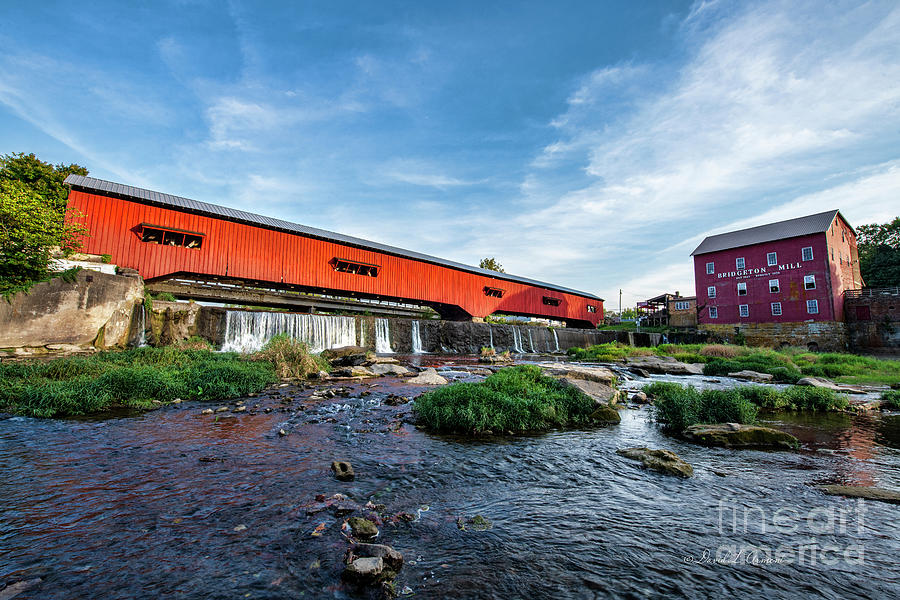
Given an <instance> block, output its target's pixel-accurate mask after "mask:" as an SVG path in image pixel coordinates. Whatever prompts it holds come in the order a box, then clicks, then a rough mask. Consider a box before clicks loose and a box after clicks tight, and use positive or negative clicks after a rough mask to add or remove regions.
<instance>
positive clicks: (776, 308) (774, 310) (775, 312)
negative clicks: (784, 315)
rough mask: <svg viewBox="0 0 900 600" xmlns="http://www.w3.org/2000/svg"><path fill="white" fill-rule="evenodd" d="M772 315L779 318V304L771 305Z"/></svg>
mask: <svg viewBox="0 0 900 600" xmlns="http://www.w3.org/2000/svg"><path fill="white" fill-rule="evenodd" d="M772 315H773V316H776V317H780V316H781V302H773V303H772Z"/></svg>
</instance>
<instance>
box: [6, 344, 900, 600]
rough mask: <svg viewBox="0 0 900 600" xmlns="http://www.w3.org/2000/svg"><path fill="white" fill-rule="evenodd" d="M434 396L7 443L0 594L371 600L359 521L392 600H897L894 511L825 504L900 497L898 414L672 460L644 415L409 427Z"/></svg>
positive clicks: (382, 388) (64, 427) (785, 425)
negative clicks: (491, 429)
mask: <svg viewBox="0 0 900 600" xmlns="http://www.w3.org/2000/svg"><path fill="white" fill-rule="evenodd" d="M415 361H416V362H418V365H416V366H418V367H428V366H433V367H436V371H435V373H436V374H437V375H439V376H441V377H443V378H445V379H448V380H451V381H452V380H477V379H479V378H480V377H483V376H484V373H479V372H477V371H476V369H479V368H482V367H480V366H478V365H477V363H476V361H475V359H474V358H465V357H437V356H426V357H416V358H415ZM404 362H406V361H404ZM632 377H633V379H629V380H625V381H623V384H624V387H626V388H627V389H629V391H637V390H638V389H639V388H640V387H641V386H642V385H643V384H644V383H646V382H647V381H650V380H658V379H661V378H667V377H671V378H673V379H675V380H679V381H681V382H688V381H690V382H693V383H696V384H697V385H698V386H703V385H709V386H717V385H728V384H729V381H728V380H727V378H717V381H715V382H713V381H710V379H711V378H704V377H703V376H697V375H695V376H681V377H679V376H673V375H650V378H649V379H648V378H644V377H640V376H635V375H632ZM676 378H677V379H676ZM622 379H624V378H622ZM425 389H428V388H427V386H426V385H419V384H416V383H411V382H410V378H408V377H407V378H400V377H390V376H388V377H380V378H377V379H364V380H352V379H348V380H340V381H324V382H321V383H316V384H313V385H308V386H301V385H287V386H284V387H274V388H272V389H270V390H267V391H266V392H265V393H262V394H260V395H258V396H256V397H252V398H244V399H242V401H240V402H230V403H227V404H222V405H211V406H210V405H202V404H198V403H193V402H182V403H180V404H176V405H171V406H168V407H166V408H163V409H160V410H157V411H154V412H150V413H145V414H122V415H115V416H106V417H104V418H93V419H80V420H74V419H72V420H34V419H26V418H20V417H15V418H8V419H6V420H4V421H0V498H2V499H3V500H2V502H0V547H2V548H3V551H4V552H3V553H2V554H0V594H3V593H7V596H8V597H13V596H9V594H12V593H14V592H15V593H16V594H17V595H16V596H15V597H18V598H82V597H98V598H99V597H102V598H132V597H153V596H167V597H171V596H177V597H182V598H218V597H247V598H297V597H315V598H318V597H334V598H350V597H377V596H380V595H381V594H383V593H385V590H384V589H382V588H381V587H380V586H378V587H373V586H360V585H359V584H358V583H357V582H356V581H354V580H353V578H352V577H348V576H345V575H344V572H345V569H347V564H346V563H347V560H348V552H350V553H351V555H352V556H354V557H356V559H357V560H359V559H360V558H372V559H374V558H379V557H377V556H371V557H370V556H367V555H368V554H372V553H373V552H372V551H371V550H366V549H362V550H360V552H359V553H357V554H355V555H353V554H352V550H353V548H354V547H355V544H356V543H360V542H363V540H351V539H350V538H352V537H353V531H352V527H350V525H349V519H350V518H351V517H360V518H365V519H368V520H369V521H371V522H372V524H373V525H374V526H375V527H376V528H377V531H378V533H377V537H375V538H374V539H373V540H367V541H371V542H372V543H374V544H379V545H388V546H390V547H391V548H392V549H394V550H395V551H397V552H399V553H400V554H401V555H402V557H403V564H402V568H399V569H398V570H397V571H396V576H395V578H393V585H392V586H391V590H393V591H394V592H396V593H397V594H398V595H400V597H403V596H408V595H415V596H417V597H424V598H442V597H447V596H456V597H460V598H496V597H508V598H512V597H523V596H531V597H563V598H567V597H571V598H582V597H595V596H599V597H606V596H611V597H660V598H661V597H674V596H682V597H695V598H708V597H710V596H722V595H732V596H737V597H747V596H751V595H758V594H760V593H764V594H765V595H766V596H767V597H777V598H796V597H798V595H800V596H802V595H803V594H806V593H807V592H808V591H809V590H816V592H815V593H816V594H820V595H824V596H828V597H844V598H854V597H858V598H863V597H866V598H868V597H894V596H897V595H898V593H900V585H898V581H900V579H898V578H900V567H898V566H897V561H896V556H897V554H898V550H900V544H898V542H897V541H896V536H895V535H894V533H893V532H894V531H895V527H896V525H895V523H896V516H897V512H896V511H897V506H896V505H893V504H889V503H886V502H868V501H864V500H856V499H848V498H845V497H843V496H832V495H828V494H826V493H825V492H824V491H823V490H822V489H820V486H826V485H853V486H859V485H863V486H876V487H881V488H884V489H888V490H897V489H900V416H898V415H893V414H877V413H871V412H870V413H860V414H843V413H842V414H825V415H810V414H795V415H789V414H785V415H779V416H778V417H777V418H771V417H765V422H764V423H763V424H764V425H769V426H774V427H776V428H779V429H782V430H785V431H787V432H789V433H791V434H792V435H794V436H796V438H797V439H798V440H799V443H800V448H799V450H796V451H779V452H767V451H759V450H732V449H724V448H708V447H704V446H700V445H696V444H691V443H688V442H685V441H681V440H677V439H674V438H671V437H668V436H665V435H663V434H661V433H660V431H659V430H658V428H657V427H656V426H655V425H654V424H653V423H652V421H651V419H650V412H649V409H648V408H647V407H646V406H638V405H635V404H631V403H629V404H630V406H631V407H630V408H626V409H623V410H620V411H619V414H620V415H621V422H620V423H619V424H617V425H611V426H605V427H597V428H591V429H587V430H577V431H558V432H550V433H547V434H542V435H521V436H488V437H482V438H478V439H471V438H460V437H454V436H438V435H432V434H430V433H428V432H426V431H423V430H421V429H419V428H417V427H416V426H415V424H414V423H413V421H414V419H413V415H412V411H411V403H410V400H412V399H413V398H414V397H415V396H417V395H418V394H420V393H422V391H424V390H425ZM219 408H223V409H224V410H221V411H218V412H217V409H219ZM205 409H212V411H213V412H211V413H205V414H204V410H205ZM626 448H638V449H640V448H649V449H664V450H668V451H672V452H675V453H676V454H677V456H679V457H680V458H682V459H684V460H685V461H686V462H687V463H688V464H689V465H691V470H692V476H691V477H683V476H682V477H673V476H671V475H666V474H661V473H658V472H656V471H654V470H653V469H652V468H640V466H641V464H639V463H638V462H636V461H635V460H633V459H631V458H629V457H627V456H621V455H619V454H617V452H616V451H617V450H621V449H626ZM666 460H668V458H667V457H666ZM336 461H337V462H341V461H344V462H347V463H350V465H352V470H353V478H352V479H350V478H344V479H346V480H340V479H339V478H338V477H337V476H336V475H337V473H338V470H337V469H335V470H333V468H332V463H334V462H336ZM338 495H340V496H338ZM861 502H865V504H860V503H861ZM320 505H322V506H325V508H324V509H323V510H317V508H318V507H319V506H320ZM326 505H327V506H326ZM779 511H780V512H779ZM829 515H831V516H832V517H833V516H834V515H843V516H844V517H845V520H846V521H847V523H848V525H847V526H846V527H843V528H842V527H840V526H839V524H834V523H831V522H830V519H829ZM745 517H746V522H745ZM745 525H746V526H745ZM784 525H791V526H793V529H791V528H790V527H785V526H784ZM750 549H755V550H754V551H753V552H751V551H750ZM777 549H780V551H781V558H780V559H778V560H774V559H773V561H772V562H765V559H766V558H767V557H771V556H775V554H776V550H777ZM754 557H756V558H757V560H756V564H748V563H752V562H753V558H754ZM759 558H762V559H763V562H760V561H759ZM776 558H777V557H776ZM381 560H382V568H384V565H385V559H384V558H381ZM371 562H373V563H377V560H372V561H371ZM395 564H396V563H395ZM367 565H368V563H361V564H360V567H363V566H367ZM4 586H8V587H6V588H5V589H4ZM16 586H17V587H16ZM804 590H805V591H804Z"/></svg>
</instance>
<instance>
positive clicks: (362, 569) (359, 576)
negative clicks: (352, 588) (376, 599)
mask: <svg viewBox="0 0 900 600" xmlns="http://www.w3.org/2000/svg"><path fill="white" fill-rule="evenodd" d="M383 571H384V561H383V560H382V559H381V558H380V557H377V556H374V557H371V558H357V559H356V560H354V561H353V562H352V563H350V564H349V565H347V568H346V569H344V577H345V578H347V579H349V580H351V581H355V582H357V583H371V582H373V581H377V580H378V578H379V577H380V576H381V573H382V572H383Z"/></svg>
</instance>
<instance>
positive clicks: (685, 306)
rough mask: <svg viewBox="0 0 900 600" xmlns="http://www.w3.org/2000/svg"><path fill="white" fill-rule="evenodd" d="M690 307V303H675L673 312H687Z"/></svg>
mask: <svg viewBox="0 0 900 600" xmlns="http://www.w3.org/2000/svg"><path fill="white" fill-rule="evenodd" d="M690 307H691V303H690V302H685V301H681V302H676V303H675V310H688V309H689V308H690Z"/></svg>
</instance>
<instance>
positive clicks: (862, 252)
mask: <svg viewBox="0 0 900 600" xmlns="http://www.w3.org/2000/svg"><path fill="white" fill-rule="evenodd" d="M856 233H857V247H858V249H859V270H860V273H861V274H862V278H863V281H865V282H866V285H867V286H868V287H893V286H898V285H900V217H894V220H893V221H891V222H889V223H883V224H875V223H873V224H871V225H860V226H859V227H857V229H856Z"/></svg>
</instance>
